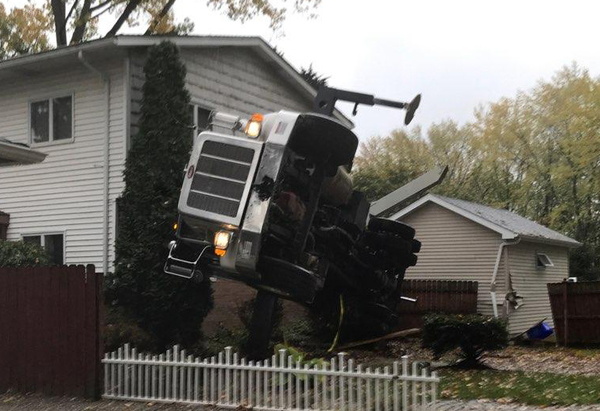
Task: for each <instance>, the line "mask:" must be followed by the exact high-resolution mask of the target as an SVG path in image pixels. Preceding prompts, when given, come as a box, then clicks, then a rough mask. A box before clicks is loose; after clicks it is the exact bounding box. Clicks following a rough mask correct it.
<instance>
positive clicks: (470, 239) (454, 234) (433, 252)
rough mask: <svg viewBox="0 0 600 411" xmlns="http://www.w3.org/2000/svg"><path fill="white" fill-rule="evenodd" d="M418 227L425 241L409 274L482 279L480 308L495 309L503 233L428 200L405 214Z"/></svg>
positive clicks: (501, 282) (405, 219)
mask: <svg viewBox="0 0 600 411" xmlns="http://www.w3.org/2000/svg"><path fill="white" fill-rule="evenodd" d="M401 221H402V222H404V223H406V224H409V225H411V226H412V227H414V228H415V230H416V236H415V238H417V239H418V240H419V241H421V243H422V247H421V251H420V252H419V254H418V257H419V259H418V262H417V265H416V266H415V267H410V268H409V269H408V270H407V272H406V278H407V279H412V280H457V281H463V280H464V281H477V282H479V287H478V296H477V310H478V312H480V313H482V314H486V315H492V314H493V313H494V311H493V306H492V299H491V296H490V284H491V281H492V274H493V272H494V265H495V263H496V257H497V254H498V248H499V246H500V243H501V241H502V240H501V237H500V235H499V234H497V233H495V232H493V231H490V230H488V229H487V228H485V227H483V226H481V225H479V224H477V223H475V222H473V221H471V220H469V219H467V218H464V217H462V216H460V215H458V214H456V213H454V212H452V211H450V210H447V209H445V208H443V207H441V206H439V205H437V204H433V203H428V204H425V205H423V206H422V207H420V208H418V209H417V210H415V211H413V212H412V213H410V214H408V215H406V216H404V217H402V218H401ZM496 290H497V292H498V296H499V299H500V301H498V303H499V305H498V312H499V313H501V312H502V306H501V304H502V301H501V300H502V298H503V293H502V290H504V256H503V257H502V260H501V264H500V268H499V270H498V276H497V281H496Z"/></svg>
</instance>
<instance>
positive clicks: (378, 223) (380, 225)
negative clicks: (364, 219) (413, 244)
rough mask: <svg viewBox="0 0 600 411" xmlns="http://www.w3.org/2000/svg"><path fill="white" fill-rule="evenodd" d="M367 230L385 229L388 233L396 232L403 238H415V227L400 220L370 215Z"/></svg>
mask: <svg viewBox="0 0 600 411" xmlns="http://www.w3.org/2000/svg"><path fill="white" fill-rule="evenodd" d="M369 230H371V231H386V232H389V233H394V234H398V235H399V236H400V237H402V238H404V239H405V240H412V239H413V238H415V229H414V228H412V227H411V226H409V225H408V224H404V223H401V222H400V221H394V220H388V219H387V218H378V217H372V218H371V219H370V220H369Z"/></svg>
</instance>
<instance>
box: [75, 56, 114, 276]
mask: <svg viewBox="0 0 600 411" xmlns="http://www.w3.org/2000/svg"><path fill="white" fill-rule="evenodd" d="M77 58H78V59H79V61H80V62H81V64H83V65H84V66H85V68H87V69H88V70H89V71H91V72H92V73H94V74H96V75H98V76H99V77H100V78H101V79H102V81H103V82H104V87H105V93H104V95H105V98H106V101H105V103H106V108H105V111H104V118H105V121H104V144H103V150H102V157H103V161H104V167H103V176H102V178H103V191H102V201H103V209H104V210H103V215H102V268H103V271H104V273H105V274H106V273H107V272H108V224H109V218H108V207H109V199H108V181H109V144H110V139H109V137H110V135H109V132H110V125H109V122H110V75H109V74H108V73H106V72H103V71H100V70H98V69H97V68H96V67H94V66H92V65H91V64H90V63H89V62H88V61H87V60H86V59H85V57H84V56H83V51H81V50H80V51H79V53H78V54H77Z"/></svg>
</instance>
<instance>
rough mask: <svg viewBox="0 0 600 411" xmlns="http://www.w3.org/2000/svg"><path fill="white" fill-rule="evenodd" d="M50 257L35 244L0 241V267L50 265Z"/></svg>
mask: <svg viewBox="0 0 600 411" xmlns="http://www.w3.org/2000/svg"><path fill="white" fill-rule="evenodd" d="M51 264H52V263H51V261H50V256H49V255H48V253H46V250H44V249H43V248H42V247H40V246H39V245H37V244H32V243H26V242H24V241H0V267H27V266H32V265H45V266H47V265H51Z"/></svg>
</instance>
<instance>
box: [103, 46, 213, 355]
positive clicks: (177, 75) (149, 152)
mask: <svg viewBox="0 0 600 411" xmlns="http://www.w3.org/2000/svg"><path fill="white" fill-rule="evenodd" d="M144 73H145V75H146V81H145V83H144V86H143V99H142V106H141V120H140V130H139V133H138V134H137V135H135V136H134V137H133V139H132V147H131V150H130V152H129V156H128V157H127V162H126V168H125V172H124V177H125V190H124V192H123V196H122V197H121V199H120V202H119V208H120V210H119V237H118V239H117V243H116V267H115V273H114V275H113V276H111V277H110V279H109V282H108V286H107V290H108V293H107V295H108V300H109V301H110V303H111V306H114V307H118V308H119V309H121V310H123V311H124V314H125V316H126V317H128V318H132V319H133V320H134V321H136V323H137V325H139V326H140V327H141V328H142V329H143V330H144V331H146V332H147V333H149V334H150V335H152V336H154V337H155V340H156V344H157V347H156V348H157V349H163V348H164V347H165V346H167V345H168V344H171V343H175V342H178V343H181V344H183V345H187V346H191V345H192V344H194V343H195V342H196V341H197V340H198V338H199V336H200V325H201V323H202V320H203V319H204V317H205V316H206V314H207V313H208V311H209V310H210V308H211V307H212V296H211V288H210V283H209V282H208V280H206V281H204V282H202V283H197V282H193V281H186V280H182V279H179V278H176V277H173V276H169V275H167V274H165V273H164V272H163V266H164V263H165V261H166V258H167V254H168V250H167V244H168V242H169V240H170V239H173V231H172V228H171V227H172V224H173V222H174V221H177V220H176V219H177V201H178V198H179V190H180V188H181V184H182V182H183V175H182V172H181V170H183V169H184V167H185V164H186V162H187V160H188V157H189V152H190V150H191V141H190V139H189V138H183V137H184V136H188V135H189V124H191V123H192V119H191V117H190V113H189V104H190V96H189V93H188V91H187V90H186V88H185V73H186V71H185V66H184V64H183V63H182V62H181V60H180V58H179V52H178V50H177V48H176V47H175V45H174V44H172V43H168V42H163V43H161V44H160V45H158V46H155V47H152V48H151V49H150V51H149V55H148V59H147V62H146V65H145V67H144Z"/></svg>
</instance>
